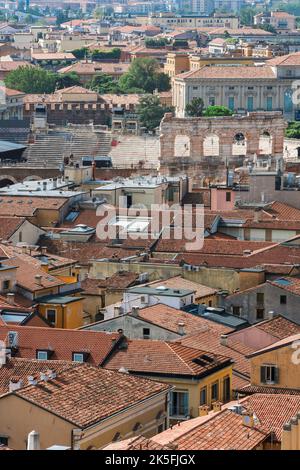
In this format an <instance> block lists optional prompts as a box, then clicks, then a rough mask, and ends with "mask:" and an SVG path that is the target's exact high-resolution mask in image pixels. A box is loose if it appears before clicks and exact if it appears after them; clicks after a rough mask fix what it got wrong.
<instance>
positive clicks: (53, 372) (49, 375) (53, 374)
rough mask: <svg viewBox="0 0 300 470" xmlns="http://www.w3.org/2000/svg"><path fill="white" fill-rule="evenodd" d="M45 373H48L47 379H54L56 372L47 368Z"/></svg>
mask: <svg viewBox="0 0 300 470" xmlns="http://www.w3.org/2000/svg"><path fill="white" fill-rule="evenodd" d="M46 374H47V375H48V377H49V379H52V380H53V379H56V372H55V371H54V370H52V369H49V370H47V372H46Z"/></svg>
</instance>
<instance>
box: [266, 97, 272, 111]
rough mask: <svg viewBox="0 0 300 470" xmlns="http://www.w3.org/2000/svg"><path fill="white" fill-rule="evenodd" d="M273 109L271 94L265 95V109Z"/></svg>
mask: <svg viewBox="0 0 300 470" xmlns="http://www.w3.org/2000/svg"><path fill="white" fill-rule="evenodd" d="M272 109H273V98H272V96H267V111H272Z"/></svg>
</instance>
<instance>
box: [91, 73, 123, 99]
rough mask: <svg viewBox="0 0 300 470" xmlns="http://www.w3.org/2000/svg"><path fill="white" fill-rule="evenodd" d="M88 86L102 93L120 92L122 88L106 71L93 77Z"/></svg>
mask: <svg viewBox="0 0 300 470" xmlns="http://www.w3.org/2000/svg"><path fill="white" fill-rule="evenodd" d="M88 87H89V88H90V89H91V90H94V91H97V93H100V94H101V95H103V94H105V93H119V92H120V89H119V86H118V83H117V82H115V80H114V79H113V78H112V77H111V76H110V75H106V74H104V73H100V74H98V75H96V76H95V77H93V78H92V80H91V81H90V82H89V83H88Z"/></svg>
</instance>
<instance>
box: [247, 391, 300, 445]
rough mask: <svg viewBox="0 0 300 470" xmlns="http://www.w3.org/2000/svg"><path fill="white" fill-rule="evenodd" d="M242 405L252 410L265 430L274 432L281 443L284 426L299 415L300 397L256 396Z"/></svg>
mask: <svg viewBox="0 0 300 470" xmlns="http://www.w3.org/2000/svg"><path fill="white" fill-rule="evenodd" d="M299 393H300V392H299ZM242 405H243V406H245V407H246V409H249V410H250V409H251V410H252V411H253V412H254V413H255V415H256V416H257V418H258V420H259V422H260V424H261V425H262V426H263V427H264V429H268V430H269V431H270V432H271V431H272V432H274V433H275V436H276V439H277V441H279V442H280V441H281V432H282V427H283V425H284V424H285V423H286V422H287V421H289V420H290V419H291V418H292V417H293V416H295V415H296V414H297V413H299V410H300V395H299V396H297V395H292V396H291V395H287V394H282V395H279V394H254V395H251V396H249V397H247V398H245V399H244V400H242Z"/></svg>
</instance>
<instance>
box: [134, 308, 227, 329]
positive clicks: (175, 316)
mask: <svg viewBox="0 0 300 470" xmlns="http://www.w3.org/2000/svg"><path fill="white" fill-rule="evenodd" d="M139 318H142V319H143V320H146V321H149V322H151V323H153V324H154V325H158V326H161V327H162V328H166V329H167V330H170V331H173V332H174V333H178V323H184V332H185V334H186V335H190V334H193V333H196V332H197V331H199V332H207V331H211V330H213V331H215V332H218V334H219V335H221V334H225V333H229V332H230V331H232V329H231V328H229V327H227V326H224V325H220V324H218V323H215V322H212V321H210V320H207V319H206V318H202V317H198V316H196V315H192V314H191V313H186V312H183V311H182V310H178V309H176V308H173V307H169V306H168V305H164V304H156V305H151V306H150V307H145V308H141V309H140V310H139Z"/></svg>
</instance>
